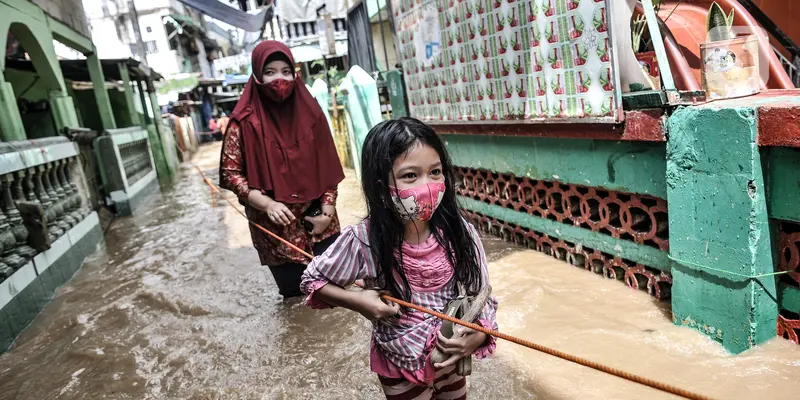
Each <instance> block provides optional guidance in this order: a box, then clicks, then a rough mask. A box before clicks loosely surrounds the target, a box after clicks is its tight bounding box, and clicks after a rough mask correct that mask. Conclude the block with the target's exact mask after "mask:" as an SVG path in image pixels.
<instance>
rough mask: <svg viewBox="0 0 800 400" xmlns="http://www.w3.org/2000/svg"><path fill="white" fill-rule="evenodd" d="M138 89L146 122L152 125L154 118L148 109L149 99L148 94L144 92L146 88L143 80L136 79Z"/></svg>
mask: <svg viewBox="0 0 800 400" xmlns="http://www.w3.org/2000/svg"><path fill="white" fill-rule="evenodd" d="M136 89H138V90H137V91H138V92H139V101H140V102H141V103H142V116H143V117H144V124H145V125H150V124H152V123H153V122H152V120H151V119H150V113H149V112H148V111H147V100H146V96H147V95H146V94H144V90H142V81H140V80H137V81H136Z"/></svg>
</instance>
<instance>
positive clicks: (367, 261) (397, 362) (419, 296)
mask: <svg viewBox="0 0 800 400" xmlns="http://www.w3.org/2000/svg"><path fill="white" fill-rule="evenodd" d="M463 223H464V224H467V222H466V221H464V222H463ZM467 226H468V228H469V232H470V234H471V235H472V238H473V241H474V242H475V243H476V245H477V250H478V251H477V254H478V264H479V265H480V267H481V277H482V281H483V282H484V284H488V282H489V276H488V272H487V271H488V270H487V262H486V255H485V254H484V250H483V244H482V243H481V239H480V237H479V236H478V233H477V231H476V230H475V228H474V227H473V226H472V225H469V224H467ZM367 229H368V228H367V223H366V222H362V223H360V224H358V225H354V226H348V227H346V228H344V230H342V235H341V236H340V237H339V239H338V240H336V242H335V243H334V244H333V245H331V247H330V248H329V249H328V251H327V252H325V254H323V255H321V256H318V257H317V258H315V259H314V261H313V262H312V263H311V264H309V266H308V268H307V269H306V271H305V273H304V274H303V280H302V282H301V283H300V290H301V291H303V292H304V293H306V294H307V295H308V297H307V298H306V304H307V305H309V306H310V307H312V308H331V305H329V304H327V303H325V302H322V301H319V300H317V299H315V298H314V297H313V296H314V292H316V291H317V290H319V289H320V288H321V287H323V286H325V285H327V284H329V283H333V284H335V285H338V286H340V287H346V286H349V285H351V284H353V282H355V281H356V280H359V279H363V280H364V281H365V283H366V285H367V286H368V287H376V286H377V279H378V278H377V277H378V267H377V264H376V263H375V261H374V259H373V257H372V253H371V251H370V249H369V237H368V235H367ZM401 251H402V252H403V269H404V270H405V273H406V278H407V279H408V281H409V284H410V286H411V291H412V295H411V302H412V303H414V304H418V305H420V306H423V307H426V308H429V309H432V310H435V311H440V312H441V311H442V310H444V308H445V307H446V306H447V304H448V303H449V302H450V301H451V300H453V299H455V298H456V296H457V294H456V291H455V288H453V286H454V285H450V284H449V283H450V281H451V279H452V277H453V274H454V271H453V267H452V266H451V265H450V262H449V261H448V258H447V254H446V253H445V249H444V248H443V247H442V246H441V245H440V244H439V243H438V242H437V241H436V238H435V237H434V236H433V235H431V236H430V237H429V238H428V240H427V241H425V242H424V243H420V244H419V245H410V244H408V243H404V244H403V248H402V250H401ZM496 313H497V300H496V299H495V298H494V297H493V296H492V297H490V299H489V301H488V302H487V303H486V306H485V307H484V308H483V311H482V312H481V315H480V316H479V318H478V323H479V324H480V325H482V326H484V327H486V328H490V329H493V330H497V319H496ZM441 326H442V321H441V320H440V319H438V318H436V317H434V316H431V315H428V314H423V313H421V312H417V311H414V310H408V311H407V312H406V313H404V314H403V315H402V316H401V317H400V318H398V319H396V320H395V321H389V322H386V323H373V325H372V346H371V348H372V350H371V351H370V367H371V369H372V371H373V372H375V373H377V374H378V375H379V376H381V377H384V378H402V379H405V380H407V381H409V382H411V383H412V384H414V385H418V386H431V385H432V384H433V381H434V379H435V378H436V371H435V370H434V368H433V363H432V362H431V356H432V353H433V349H434V347H435V346H436V338H437V333H438V332H439V330H440V329H441ZM494 349H495V338H494V337H491V336H490V337H488V338H487V340H486V342H485V343H484V344H483V346H481V347H479V348H478V349H477V351H476V352H475V356H476V357H477V358H485V357H487V356H489V355H490V354H492V352H493V351H494Z"/></svg>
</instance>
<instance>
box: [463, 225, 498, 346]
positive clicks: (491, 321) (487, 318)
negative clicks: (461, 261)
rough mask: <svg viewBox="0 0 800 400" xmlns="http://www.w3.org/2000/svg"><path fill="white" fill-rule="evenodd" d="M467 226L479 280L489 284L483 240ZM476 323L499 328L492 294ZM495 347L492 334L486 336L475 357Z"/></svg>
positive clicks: (490, 327) (494, 328)
mask: <svg viewBox="0 0 800 400" xmlns="http://www.w3.org/2000/svg"><path fill="white" fill-rule="evenodd" d="M467 226H468V228H469V233H470V234H471V235H472V240H473V241H475V247H476V250H477V253H478V264H479V265H480V268H481V281H482V283H483V284H484V285H488V284H489V263H488V261H487V260H486V253H485V252H484V249H483V242H482V241H481V237H480V235H479V234H478V231H477V230H476V229H475V227H474V226H472V224H469V223H467ZM478 324H479V325H481V326H483V327H484V328H487V329H491V330H493V331H497V330H499V328H498V326H497V299H496V298H495V297H494V296H489V300H488V301H486V305H485V306H484V307H483V310H482V311H481V315H480V316H479V317H478ZM496 347H497V344H496V339H495V337H494V336H487V337H486V342H484V343H483V345H481V347H478V348H477V349H476V350H475V357H477V358H486V357H488V356H490V355H491V354H492V353H494V349H495V348H496Z"/></svg>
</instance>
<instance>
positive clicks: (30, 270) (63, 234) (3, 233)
mask: <svg viewBox="0 0 800 400" xmlns="http://www.w3.org/2000/svg"><path fill="white" fill-rule="evenodd" d="M78 157H79V152H78V148H77V145H76V144H75V143H72V142H70V141H69V140H68V139H66V138H62V137H57V138H47V139H39V140H31V141H24V142H22V141H21V142H4V143H0V351H2V350H5V348H7V347H8V345H9V344H10V343H11V341H12V340H13V339H14V337H16V335H18V334H19V333H20V332H21V331H22V330H23V329H24V328H25V327H26V326H27V324H28V323H29V322H30V321H31V320H32V319H33V317H35V316H36V314H38V312H39V311H40V310H41V308H42V307H44V305H45V304H46V303H47V301H48V300H49V299H50V296H51V295H52V293H53V291H54V290H55V289H56V288H57V287H58V286H60V285H61V284H63V283H64V282H65V281H66V280H68V279H69V278H70V277H71V276H72V274H73V273H74V271H75V270H77V268H79V267H80V265H81V264H82V262H83V259H84V258H85V257H86V255H88V254H89V253H91V252H92V251H93V250H94V246H95V245H96V244H97V243H98V242H100V241H101V240H102V230H101V229H100V224H99V219H98V218H97V214H96V213H94V211H93V210H92V209H91V207H90V204H89V202H88V201H87V196H86V194H87V189H86V182H85V179H84V177H83V171H82V169H81V166H80V162H79V159H78Z"/></svg>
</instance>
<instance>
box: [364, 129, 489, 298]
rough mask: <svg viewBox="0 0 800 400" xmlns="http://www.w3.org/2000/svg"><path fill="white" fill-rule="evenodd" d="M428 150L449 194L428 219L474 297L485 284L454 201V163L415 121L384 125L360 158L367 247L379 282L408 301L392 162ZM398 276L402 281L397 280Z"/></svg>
mask: <svg viewBox="0 0 800 400" xmlns="http://www.w3.org/2000/svg"><path fill="white" fill-rule="evenodd" d="M420 144H421V145H426V146H430V147H431V148H433V149H434V150H436V152H437V153H438V154H439V158H440V159H441V162H442V174H443V175H444V178H445V186H446V188H447V189H446V190H445V193H444V197H443V198H442V202H441V204H440V205H439V207H438V208H437V209H436V212H435V213H434V214H433V217H432V218H431V220H430V222H429V223H430V230H431V234H433V236H434V237H435V238H436V241H437V242H439V244H440V245H442V246H444V248H445V250H446V253H447V256H448V259H449V261H450V264H451V265H452V266H453V269H454V272H455V273H454V278H455V279H454V280H452V281H451V282H450V284H451V285H453V284H455V283H456V282H458V283H460V284H462V285H463V286H464V288H465V289H466V290H467V292H468V293H469V294H470V295H474V294H476V293H477V292H478V291H479V290H480V288H481V286H482V282H481V270H480V264H479V261H478V251H477V248H476V243H475V241H474V240H473V239H472V235H470V233H469V230H468V228H467V222H466V220H465V219H464V218H463V217H462V215H461V212H460V211H459V208H458V203H457V201H456V191H455V182H456V177H455V174H454V173H453V164H452V162H451V160H450V155H449V154H448V152H447V149H446V148H445V146H444V143H442V141H441V139H439V136H437V135H436V132H434V131H433V129H431V128H430V127H429V126H427V125H425V124H424V123H422V122H420V121H418V120H416V119H413V118H401V119H398V120H390V121H384V122H381V123H379V124H378V125H375V127H373V128H372V129H371V130H370V131H369V134H368V135H367V138H366V140H365V142H364V147H363V149H362V154H361V168H362V171H361V186H362V188H363V190H364V196H365V197H366V200H367V211H368V216H367V221H368V222H369V247H370V249H371V252H372V256H373V257H374V259H375V261H376V262H377V264H378V272H379V281H380V282H381V285H382V286H383V288H384V289H387V290H389V291H390V292H391V293H392V295H393V296H395V297H399V298H403V299H406V300H409V299H410V297H411V287H410V286H409V284H408V280H407V279H406V274H405V272H404V271H403V268H402V267H401V265H402V252H401V249H402V245H403V239H404V224H403V220H402V218H401V217H400V214H399V213H398V212H397V210H396V209H395V206H394V202H393V201H392V196H391V194H390V193H389V185H390V184H392V181H390V180H389V179H390V176H393V175H394V174H393V172H392V166H393V165H394V161H395V160H396V159H397V158H398V157H401V156H403V155H405V154H407V153H408V152H409V151H411V150H412V149H413V148H414V146H417V145H420ZM395 276H398V277H400V282H398V280H397V279H394V278H393V277H395Z"/></svg>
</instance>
